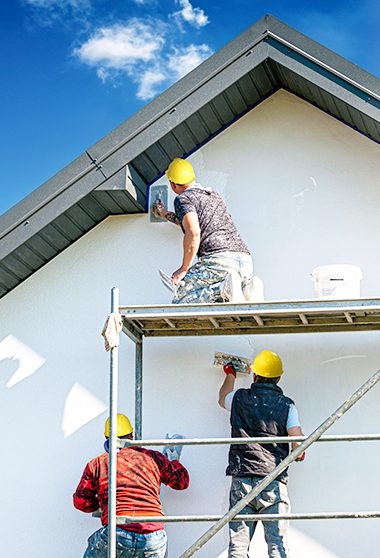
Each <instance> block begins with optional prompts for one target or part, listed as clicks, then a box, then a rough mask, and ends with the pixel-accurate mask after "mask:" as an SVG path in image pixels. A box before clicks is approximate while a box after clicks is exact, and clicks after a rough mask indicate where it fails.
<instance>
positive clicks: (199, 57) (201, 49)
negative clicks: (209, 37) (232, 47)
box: [168, 44, 212, 79]
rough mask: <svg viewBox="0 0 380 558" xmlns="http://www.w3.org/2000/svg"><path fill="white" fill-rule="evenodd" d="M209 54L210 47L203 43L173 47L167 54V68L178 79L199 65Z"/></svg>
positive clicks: (210, 52)
mask: <svg viewBox="0 0 380 558" xmlns="http://www.w3.org/2000/svg"><path fill="white" fill-rule="evenodd" d="M211 54H212V50H211V48H210V47H209V46H207V45H205V44H203V45H193V44H192V45H189V46H187V47H183V48H174V49H173V53H172V54H170V56H169V60H168V68H169V70H170V71H171V73H172V74H173V76H174V77H175V78H176V79H179V78H181V77H183V76H185V75H186V74H188V73H189V72H191V70H193V69H194V68H196V67H197V66H199V64H200V63H201V62H203V60H205V59H206V58H208V57H209V56H210V55H211Z"/></svg>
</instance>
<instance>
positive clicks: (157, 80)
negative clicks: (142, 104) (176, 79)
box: [135, 68, 167, 101]
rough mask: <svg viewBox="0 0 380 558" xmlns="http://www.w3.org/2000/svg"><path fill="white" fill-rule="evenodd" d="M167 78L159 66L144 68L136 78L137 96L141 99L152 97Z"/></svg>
mask: <svg viewBox="0 0 380 558" xmlns="http://www.w3.org/2000/svg"><path fill="white" fill-rule="evenodd" d="M166 79H167V76H166V75H165V73H164V72H162V71H161V70H160V69H159V68H157V69H152V70H146V71H145V72H144V73H143V74H142V75H140V76H139V77H138V78H136V80H135V81H136V82H137V83H138V89H137V98H138V99H141V100H142V101H148V100H149V99H152V98H153V97H154V96H155V95H156V94H157V92H158V91H159V89H160V85H161V83H162V82H163V81H165V80H166Z"/></svg>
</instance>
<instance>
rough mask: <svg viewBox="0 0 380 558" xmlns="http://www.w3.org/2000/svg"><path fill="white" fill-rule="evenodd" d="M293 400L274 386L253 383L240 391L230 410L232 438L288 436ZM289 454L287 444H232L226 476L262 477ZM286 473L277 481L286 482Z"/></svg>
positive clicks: (265, 383)
mask: <svg viewBox="0 0 380 558" xmlns="http://www.w3.org/2000/svg"><path fill="white" fill-rule="evenodd" d="M292 404H293V401H292V400H291V399H289V397H286V396H285V395H284V394H283V392H282V389H281V388H279V387H278V386H277V385H276V384H270V383H267V382H255V383H253V384H252V385H251V387H250V388H249V389H239V390H237V392H236V393H235V395H234V398H233V400H232V408H231V427H232V429H231V436H232V437H233V438H243V437H247V436H249V437H255V436H265V437H268V436H287V435H288V434H287V429H286V422H287V419H288V413H289V407H290V405H292ZM288 454H289V444H233V445H232V446H231V447H230V452H229V456H228V467H227V471H226V474H227V475H231V476H233V477H250V476H253V475H257V476H259V477H265V476H266V475H267V474H268V473H270V472H271V471H273V469H274V468H275V467H276V466H277V465H278V464H279V463H280V461H282V460H283V459H284V458H285V457H286V456H287V455H288ZM287 476H288V473H287V470H286V471H284V472H283V473H281V475H280V476H279V477H277V478H278V480H281V481H282V482H287Z"/></svg>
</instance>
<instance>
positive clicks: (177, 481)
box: [146, 450, 190, 490]
mask: <svg viewBox="0 0 380 558" xmlns="http://www.w3.org/2000/svg"><path fill="white" fill-rule="evenodd" d="M146 453H149V455H150V456H151V457H152V458H153V459H154V461H155V462H156V464H157V465H158V468H159V470H160V480H161V482H162V483H163V484H166V485H167V486H170V488H174V490H185V489H186V488H187V487H188V486H189V484H190V476H189V473H188V471H187V469H186V468H185V467H184V466H183V465H182V464H181V463H180V462H179V461H177V460H176V459H174V460H173V461H169V459H168V458H167V457H165V456H164V455H163V454H162V453H161V452H159V451H155V450H146Z"/></svg>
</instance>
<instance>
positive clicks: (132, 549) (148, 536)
mask: <svg viewBox="0 0 380 558" xmlns="http://www.w3.org/2000/svg"><path fill="white" fill-rule="evenodd" d="M104 435H105V437H106V442H105V449H106V451H105V452H104V453H102V454H101V455H99V456H98V457H95V459H93V460H92V461H90V462H89V463H88V464H87V465H86V468H85V470H84V472H83V475H82V478H81V480H80V483H79V485H78V487H77V489H76V491H75V494H74V506H75V507H76V508H77V509H78V510H81V511H83V512H93V511H97V510H98V509H99V508H100V511H101V521H102V527H101V528H100V529H99V530H98V531H95V533H93V534H92V535H91V536H90V538H89V539H88V547H87V550H86V552H85V553H84V558H107V546H108V527H107V525H108V462H109V456H108V449H109V447H108V445H109V435H110V422H109V419H107V421H106V423H105V429H104ZM117 436H118V438H122V439H128V440H132V439H133V428H132V425H131V423H130V421H129V419H128V417H127V416H125V415H123V414H118V415H117ZM161 483H163V484H166V485H168V486H170V487H171V488H174V489H175V490H184V489H185V488H187V487H188V486H189V474H188V472H187V470H186V469H185V467H184V466H183V465H181V463H179V461H176V460H173V461H169V459H167V458H166V457H165V456H164V455H163V454H162V453H160V452H159V451H154V450H148V449H145V448H142V447H137V446H128V447H126V448H123V449H121V450H120V451H119V452H118V454H117V486H116V494H117V500H116V515H129V516H139V515H140V516H162V515H164V513H163V509H162V505H161V502H160V485H161ZM116 538H117V556H118V557H119V556H120V557H122V556H128V557H130V558H140V557H141V558H142V557H147V556H149V557H151V558H164V556H165V554H166V533H165V531H164V524H163V523H153V522H152V523H128V524H126V525H124V524H123V525H118V526H117V527H116ZM124 552H125V554H124Z"/></svg>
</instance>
